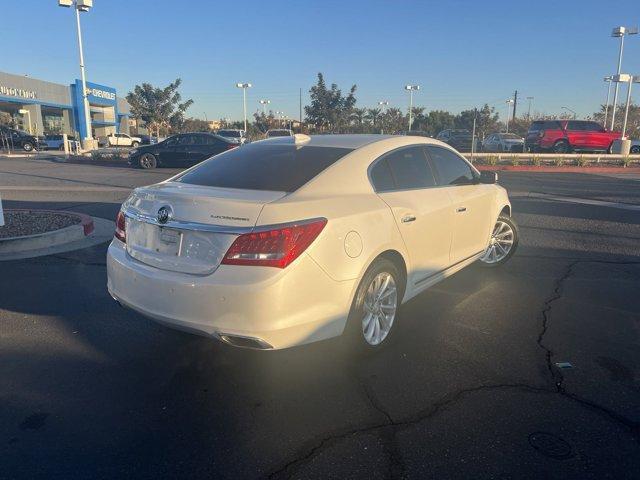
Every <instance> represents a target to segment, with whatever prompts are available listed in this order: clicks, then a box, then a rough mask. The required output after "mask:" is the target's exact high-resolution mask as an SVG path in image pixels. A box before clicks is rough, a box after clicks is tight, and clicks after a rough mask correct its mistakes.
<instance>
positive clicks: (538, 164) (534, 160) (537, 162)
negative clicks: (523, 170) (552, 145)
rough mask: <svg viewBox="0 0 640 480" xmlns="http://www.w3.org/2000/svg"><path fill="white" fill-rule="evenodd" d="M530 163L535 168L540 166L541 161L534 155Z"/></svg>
mask: <svg viewBox="0 0 640 480" xmlns="http://www.w3.org/2000/svg"><path fill="white" fill-rule="evenodd" d="M531 163H532V164H533V165H535V166H536V167H539V166H540V165H542V159H541V158H540V157H538V156H537V155H534V156H533V158H532V159H531Z"/></svg>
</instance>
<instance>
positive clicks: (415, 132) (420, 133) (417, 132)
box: [397, 130, 431, 137]
mask: <svg viewBox="0 0 640 480" xmlns="http://www.w3.org/2000/svg"><path fill="white" fill-rule="evenodd" d="M397 135H413V136H414V137H431V135H429V134H428V133H427V132H425V131H424V130H402V131H400V132H398V133H397Z"/></svg>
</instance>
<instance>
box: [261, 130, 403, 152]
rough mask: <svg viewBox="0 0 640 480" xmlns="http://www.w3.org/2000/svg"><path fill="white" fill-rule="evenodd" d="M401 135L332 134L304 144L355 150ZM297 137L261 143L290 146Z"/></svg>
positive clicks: (314, 137) (312, 137)
mask: <svg viewBox="0 0 640 480" xmlns="http://www.w3.org/2000/svg"><path fill="white" fill-rule="evenodd" d="M398 136H399V135H372V134H362V135H355V134H331V135H311V136H309V137H308V138H309V141H305V142H304V143H303V145H304V146H309V147H333V148H351V149H353V150H355V149H357V148H360V147H363V146H365V145H369V144H370V143H374V142H380V141H382V140H387V139H389V138H394V137H398ZM295 141H296V137H295V136H293V137H274V138H270V139H267V140H261V142H265V144H266V143H269V144H290V143H295Z"/></svg>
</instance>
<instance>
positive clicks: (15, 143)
mask: <svg viewBox="0 0 640 480" xmlns="http://www.w3.org/2000/svg"><path fill="white" fill-rule="evenodd" d="M40 146H41V145H40V142H39V141H38V137H36V136H34V135H30V134H28V133H27V132H23V131H21V130H15V129H13V128H9V127H5V126H1V125H0V148H10V149H12V150H16V149H18V148H21V149H22V150H24V151H25V152H31V151H33V150H39V149H40Z"/></svg>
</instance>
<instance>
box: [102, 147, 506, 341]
mask: <svg viewBox="0 0 640 480" xmlns="http://www.w3.org/2000/svg"><path fill="white" fill-rule="evenodd" d="M323 137H324V138H318V137H311V142H312V144H313V142H316V143H319V144H321V146H334V147H340V146H342V147H347V146H350V145H353V144H354V142H355V143H356V144H358V147H357V148H355V150H353V151H352V152H351V153H349V154H347V155H345V156H344V157H342V158H341V159H339V160H338V161H337V162H335V163H334V164H333V165H331V166H329V167H328V168H326V169H325V170H324V171H322V172H321V173H320V174H319V175H317V176H316V177H314V178H313V179H311V180H310V181H308V182H307V183H306V184H305V185H303V186H302V187H300V188H299V189H297V190H296V191H294V192H292V193H288V194H287V193H285V192H273V191H258V190H239V189H225V188H216V187H203V186H197V185H190V184H185V183H179V182H176V181H174V179H175V177H174V179H169V180H167V181H165V182H163V183H160V184H157V185H152V186H150V187H144V188H139V189H136V190H135V191H134V192H133V194H132V195H131V197H130V198H129V199H128V200H127V201H126V202H125V203H124V204H123V210H124V211H126V212H128V218H127V222H128V223H127V225H128V227H127V244H126V245H125V244H124V243H122V242H121V241H120V240H117V239H114V240H113V242H112V244H111V246H110V247H109V251H108V259H107V272H108V289H109V292H110V293H111V295H112V296H113V297H114V298H115V299H117V300H118V301H119V302H120V303H122V304H123V305H125V306H128V307H130V308H132V309H134V310H136V311H138V312H140V313H142V314H144V315H147V316H149V317H151V318H154V319H156V320H158V321H160V322H162V323H165V324H168V325H172V326H174V327H176V328H180V329H184V330H189V331H192V332H197V333H201V334H204V335H208V336H213V337H220V336H224V335H227V334H231V335H238V336H244V337H250V338H255V339H259V340H260V341H262V342H265V344H266V345H268V347H270V348H286V347H291V346H294V345H300V344H304V343H308V342H312V341H317V340H322V339H325V338H330V337H334V336H337V335H340V334H341V333H342V331H343V330H344V327H345V325H346V321H347V318H348V315H349V311H350V308H351V304H352V301H353V298H354V295H355V291H356V289H357V287H358V284H359V282H360V280H361V279H362V277H363V275H364V273H365V272H366V270H367V268H368V267H369V266H370V265H371V263H372V262H373V261H374V260H375V259H376V257H378V256H379V255H381V254H383V253H385V252H387V253H388V252H392V253H393V255H395V256H396V258H399V259H402V261H401V263H403V264H404V265H402V266H401V267H402V268H400V270H403V269H406V272H407V284H406V289H405V294H404V297H403V300H404V301H407V300H408V299H410V298H412V297H413V296H415V295H417V294H418V293H420V292H421V291H423V290H425V289H426V288H428V287H429V286H431V285H433V284H435V283H437V282H439V281H440V280H442V279H443V278H446V277H447V276H449V275H451V274H453V273H455V272H456V271H458V270H460V269H461V268H464V267H465V266H467V265H469V264H470V263H472V262H474V261H475V260H477V259H478V258H479V257H480V256H481V255H482V253H483V252H484V250H485V249H486V246H487V244H488V242H489V238H490V234H491V230H492V227H493V225H494V224H495V221H496V219H497V217H498V215H499V214H500V212H501V211H502V210H503V209H504V208H505V207H506V208H508V209H510V204H509V200H508V198H507V194H506V191H505V190H504V189H503V188H502V187H500V186H498V185H491V184H489V185H488V184H474V185H465V186H443V187H433V188H424V189H413V190H403V191H393V192H384V193H379V194H378V193H376V192H375V191H374V188H373V186H372V184H371V182H370V180H369V177H368V169H369V167H370V166H371V164H372V163H373V162H374V161H375V160H376V159H377V158H379V157H380V156H381V155H383V154H385V153H387V152H389V151H390V150H394V149H396V148H399V147H403V146H409V145H421V144H435V145H438V146H443V147H444V148H448V149H451V148H450V147H449V146H447V145H446V144H443V143H442V142H439V141H437V140H433V139H429V138H426V137H411V136H401V137H400V136H381V135H377V136H376V135H371V136H349V135H346V136H341V135H336V136H323ZM354 137H357V139H355V138H354ZM292 141H294V140H293V139H292V138H288V137H280V138H276V139H273V140H265V141H264V142H281V143H282V142H292ZM257 143H262V142H257ZM254 145H256V144H254ZM246 148H251V146H249V147H246ZM221 155H224V154H221ZM195 168H197V166H195V167H192V169H195ZM472 168H473V167H472ZM192 169H190V170H192ZM163 206H170V207H171V209H172V210H173V212H172V213H173V218H174V219H175V220H176V222H174V223H173V224H172V225H173V226H172V228H165V227H162V226H160V225H158V224H157V223H156V224H154V216H155V214H156V212H158V210H159V209H160V208H162V207H163ZM462 208H464V210H461V209H462ZM407 215H414V216H415V217H416V220H415V221H411V222H407V223H405V222H402V219H403V218H404V217H406V216H407ZM313 218H326V219H327V224H326V226H325V228H324V230H322V232H321V233H320V234H319V236H318V237H317V238H316V239H315V240H314V241H313V243H312V244H311V245H310V246H309V247H308V248H307V249H306V250H305V251H304V253H303V254H302V255H301V256H300V257H298V258H297V259H296V260H294V261H293V262H292V263H291V264H290V265H288V266H287V267H286V268H284V269H280V268H275V267H263V266H237V265H225V264H222V265H221V264H220V260H221V259H222V257H223V256H224V254H225V252H226V250H227V249H228V247H229V246H230V245H231V243H233V240H234V239H235V238H237V236H238V235H239V234H241V233H246V232H250V231H252V229H260V228H262V227H265V226H273V225H279V224H286V223H289V222H296V221H302V220H307V219H313ZM136 221H141V222H142V223H145V222H149V224H150V225H149V226H148V227H147V226H143V227H140V226H139V225H137V224H136V223H135V222H136ZM180 222H182V223H180ZM176 225H177V226H178V229H181V231H182V232H183V233H184V235H183V236H182V235H181V237H180V238H181V239H182V241H183V242H188V243H189V245H190V246H193V248H192V249H185V250H181V251H182V252H187V253H186V254H184V255H183V254H180V255H178V254H173V253H171V248H172V247H171V245H169V246H168V247H167V248H168V249H169V253H166V252H162V251H158V248H159V245H160V244H161V243H162V242H158V241H157V239H155V237H156V236H158V235H161V234H162V232H165V231H168V235H169V236H170V235H171V234H172V230H173V227H175V226H176ZM181 225H183V226H184V230H182V227H181ZM194 225H195V227H194ZM193 228H195V229H196V231H195V232H194V231H193ZM202 228H204V229H205V230H206V231H204V232H203V231H201V230H202ZM129 231H131V233H129ZM129 235H131V236H130V237H129Z"/></svg>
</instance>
